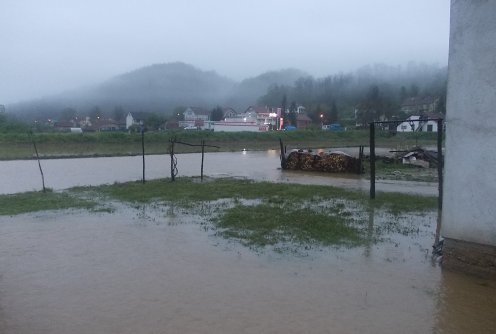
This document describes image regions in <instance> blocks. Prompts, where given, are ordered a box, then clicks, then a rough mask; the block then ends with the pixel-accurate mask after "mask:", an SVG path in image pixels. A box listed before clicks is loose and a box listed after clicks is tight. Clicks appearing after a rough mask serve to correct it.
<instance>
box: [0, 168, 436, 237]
mask: <svg viewBox="0 0 496 334" xmlns="http://www.w3.org/2000/svg"><path fill="white" fill-rule="evenodd" d="M97 200H98V202H100V203H101V202H103V203H105V202H108V201H109V200H119V201H122V202H128V203H130V204H131V206H136V205H138V206H139V207H141V206H148V205H150V206H153V207H165V208H166V207H179V208H183V209H186V210H187V212H188V213H193V214H196V215H198V216H199V217H204V218H206V219H207V221H211V222H212V226H213V227H214V228H216V229H218V234H219V235H221V236H224V237H227V238H235V239H236V240H239V241H240V242H241V243H243V244H244V245H247V246H250V247H264V246H274V247H276V246H279V245H285V244H296V245H308V244H318V245H322V246H329V245H350V246H354V245H360V244H364V243H366V242H367V241H366V238H364V237H363V235H364V233H365V229H366V225H367V222H366V220H367V218H366V217H367V214H365V213H367V212H373V210H376V209H379V210H381V211H383V212H387V213H390V214H393V215H400V214H402V213H412V212H414V213H415V214H418V213H419V212H423V211H432V210H433V209H435V208H436V204H437V199H436V198H435V197H423V196H412V195H405V194H390V193H378V194H377V196H376V199H375V200H373V201H371V200H369V199H368V196H367V194H365V193H363V192H357V191H349V190H345V189H340V188H334V187H329V186H318V185H300V184H285V183H269V182H255V181H250V180H245V179H233V178H220V179H215V178H214V179H212V178H207V179H205V181H204V182H200V180H199V179H198V178H177V179H176V181H175V182H171V181H170V179H162V180H153V181H148V182H146V183H145V184H142V183H141V182H127V183H120V184H113V185H104V186H97V187H77V188H72V189H70V190H69V191H66V192H62V193H59V192H48V193H41V192H29V193H23V194H17V195H3V196H0V215H14V214H18V213H23V212H33V211H40V210H57V209H67V208H87V209H93V210H95V207H96V208H97V209H98V207H100V206H98V207H97V204H96V202H95V201H97ZM109 213H111V210H110V211H109ZM397 221H399V219H392V224H393V225H394V224H397ZM393 227H394V226H392V227H388V228H390V229H389V230H394V229H393Z"/></svg>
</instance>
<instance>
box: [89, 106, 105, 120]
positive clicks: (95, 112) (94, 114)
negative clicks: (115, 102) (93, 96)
mask: <svg viewBox="0 0 496 334" xmlns="http://www.w3.org/2000/svg"><path fill="white" fill-rule="evenodd" d="M89 116H90V119H92V120H96V119H100V118H101V117H103V113H102V110H101V109H100V107H99V106H94V107H93V108H91V110H90V113H89Z"/></svg>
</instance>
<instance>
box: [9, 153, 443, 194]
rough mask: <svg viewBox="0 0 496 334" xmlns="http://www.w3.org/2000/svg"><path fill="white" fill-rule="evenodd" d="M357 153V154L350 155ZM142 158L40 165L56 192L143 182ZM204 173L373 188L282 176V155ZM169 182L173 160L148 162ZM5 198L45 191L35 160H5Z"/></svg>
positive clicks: (215, 156)
mask: <svg viewBox="0 0 496 334" xmlns="http://www.w3.org/2000/svg"><path fill="white" fill-rule="evenodd" d="M350 153H352V152H350ZM141 159H142V158H141V157H139V156H135V157H110V158H80V159H48V160H42V161H41V165H42V168H43V171H44V174H45V183H46V186H47V187H49V188H52V189H55V190H60V189H67V188H70V187H74V186H84V185H101V184H111V183H114V182H125V181H133V180H140V179H141V178H142V160H141ZM177 162H178V164H177V167H178V171H179V173H178V176H179V177H180V176H199V175H200V164H201V154H196V153H192V154H180V155H177ZM204 173H205V175H208V176H213V177H219V176H230V177H246V178H249V179H253V180H258V181H260V180H262V181H270V182H292V183H303V184H321V185H330V186H337V187H343V188H348V189H356V190H364V191H367V190H368V189H369V186H370V185H369V181H368V180H366V179H365V178H363V177H362V176H359V175H353V174H351V175H343V174H328V173H315V172H302V171H283V170H281V168H280V160H279V151H275V150H269V151H262V152H246V151H245V152H221V153H208V154H206V155H205V166H204ZM165 177H170V156H168V155H151V156H147V157H146V175H145V178H147V179H157V178H165ZM0 184H1V185H2V186H1V188H0V194H12V193H18V192H24V191H31V190H39V189H41V176H40V172H39V170H38V164H37V162H36V161H35V160H13V161H0ZM376 189H377V191H388V192H405V193H415V194H423V195H434V196H435V195H437V183H429V182H412V181H399V180H378V181H377V183H376Z"/></svg>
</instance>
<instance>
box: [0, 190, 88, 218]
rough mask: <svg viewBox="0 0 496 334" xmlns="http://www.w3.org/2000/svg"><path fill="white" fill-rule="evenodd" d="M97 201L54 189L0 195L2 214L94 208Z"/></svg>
mask: <svg viewBox="0 0 496 334" xmlns="http://www.w3.org/2000/svg"><path fill="white" fill-rule="evenodd" d="M95 206H96V203H95V202H93V201H90V200H87V199H81V198H79V197H74V196H71V195H70V194H68V193H58V192H53V191H48V192H46V193H43V192H36V191H32V192H25V193H21V194H14V195H2V196H0V215H17V214H21V213H27V212H36V211H45V210H62V209H71V208H76V209H92V208H94V207H95Z"/></svg>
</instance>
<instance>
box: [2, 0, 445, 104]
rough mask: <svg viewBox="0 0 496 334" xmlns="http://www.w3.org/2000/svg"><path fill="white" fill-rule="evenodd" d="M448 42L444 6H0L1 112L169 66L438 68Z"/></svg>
mask: <svg viewBox="0 0 496 334" xmlns="http://www.w3.org/2000/svg"><path fill="white" fill-rule="evenodd" d="M448 34H449V0H176V1H172V0H0V104H7V103H13V102H16V101H18V100H21V99H27V98H34V97H40V96H43V95H46V94H53V93H58V92H61V91H64V90H68V89H73V88H76V87H80V86H84V85H89V84H93V83H98V82H100V81H102V80H105V79H108V78H110V77H112V76H114V75H117V74H120V73H123V72H128V71H130V70H133V69H136V68H139V67H142V66H146V65H151V64H155V63H166V62H173V61H182V62H185V63H189V64H192V65H194V66H196V67H198V68H200V69H202V70H215V71H216V72H218V73H219V74H222V75H225V76H227V77H230V78H233V79H237V80H239V79H243V78H246V77H250V76H255V75H258V74H260V73H262V72H264V71H267V70H271V69H281V68H288V67H294V68H298V69H301V70H304V71H307V72H308V73H310V74H312V75H314V76H317V77H319V76H324V75H328V74H334V73H337V72H348V71H352V70H355V69H357V68H359V67H361V66H363V65H367V64H374V63H384V64H391V65H401V64H406V63H407V62H409V61H416V62H425V63H428V64H439V65H441V66H444V65H446V64H447V58H448Z"/></svg>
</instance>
